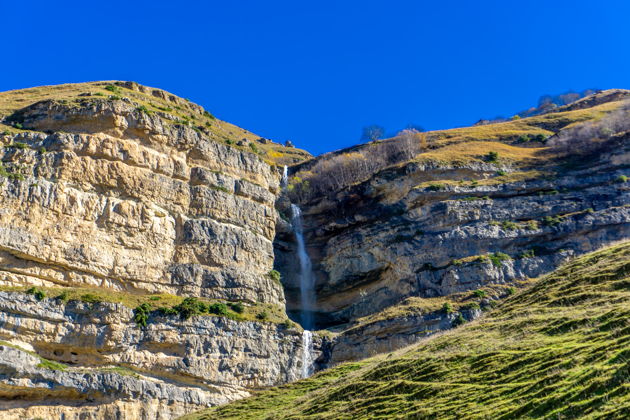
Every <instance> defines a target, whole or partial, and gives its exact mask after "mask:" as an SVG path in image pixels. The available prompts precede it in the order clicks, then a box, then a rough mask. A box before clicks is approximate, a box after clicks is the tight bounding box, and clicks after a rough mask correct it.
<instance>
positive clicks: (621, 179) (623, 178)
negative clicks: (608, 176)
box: [616, 175, 628, 184]
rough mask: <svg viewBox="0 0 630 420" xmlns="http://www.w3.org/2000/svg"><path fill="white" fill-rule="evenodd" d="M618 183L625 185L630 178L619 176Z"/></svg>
mask: <svg viewBox="0 0 630 420" xmlns="http://www.w3.org/2000/svg"><path fill="white" fill-rule="evenodd" d="M616 181H617V182H618V183H619V184H623V183H625V182H628V177H627V176H625V175H619V176H618V177H617V180H616Z"/></svg>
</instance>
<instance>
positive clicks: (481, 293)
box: [473, 289, 487, 299]
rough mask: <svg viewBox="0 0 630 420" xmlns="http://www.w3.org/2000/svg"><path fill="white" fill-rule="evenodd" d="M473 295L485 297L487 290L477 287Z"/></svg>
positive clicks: (480, 297)
mask: <svg viewBox="0 0 630 420" xmlns="http://www.w3.org/2000/svg"><path fill="white" fill-rule="evenodd" d="M473 295H475V297H478V298H479V299H483V298H485V297H486V295H487V293H486V291H485V290H481V289H477V290H475V291H474V292H473Z"/></svg>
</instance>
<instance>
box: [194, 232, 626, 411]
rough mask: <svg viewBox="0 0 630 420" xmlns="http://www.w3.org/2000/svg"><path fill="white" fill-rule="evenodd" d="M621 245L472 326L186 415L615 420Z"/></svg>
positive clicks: (622, 308)
mask: <svg viewBox="0 0 630 420" xmlns="http://www.w3.org/2000/svg"><path fill="white" fill-rule="evenodd" d="M629 412H630V242H628V243H624V244H621V245H617V246H613V247H610V248H607V249H604V250H600V251H598V252H594V253H591V254H588V255H586V256H583V257H581V258H578V259H575V260H574V261H572V262H571V263H569V264H567V265H565V266H564V267H562V268H561V269H559V270H557V271H555V272H554V273H552V274H550V275H547V276H545V277H543V278H542V279H540V280H539V281H538V282H536V283H534V285H533V286H531V287H530V288H527V289H525V290H523V291H521V292H519V293H517V294H515V295H513V296H512V297H510V298H508V299H506V300H505V301H503V303H502V304H501V305H499V306H498V307H496V308H495V309H494V310H493V311H492V312H490V313H488V314H486V316H484V317H483V318H481V319H479V320H477V321H474V322H472V323H470V324H467V325H463V326H461V327H459V328H457V329H455V330H452V331H450V332H448V333H444V334H442V335H439V336H435V337H433V338H432V339H429V340H427V341H425V342H424V343H422V344H419V345H416V346H414V347H411V348H407V349H404V350H402V351H399V352H396V353H393V354H387V355H382V356H379V357H376V358H373V359H368V360H365V361H363V362H359V363H351V364H344V365H341V366H338V367H336V368H333V369H330V370H327V371H324V372H321V373H319V374H317V375H315V376H313V377H311V378H309V379H307V380H302V381H300V382H297V383H294V384H290V385H286V386H282V387H278V388H273V389H270V390H266V391H262V392H260V393H258V394H257V395H255V396H254V397H252V398H249V399H245V400H242V401H239V402H236V403H233V404H230V405H227V406H224V407H220V408H216V409H210V410H207V411H205V412H200V413H196V414H192V415H189V416H187V417H186V419H187V420H192V419H197V420H201V419H208V420H209V419H367V418H370V419H374V418H381V419H393V418H400V419H408V418H431V419H436V418H439V419H466V418H471V419H472V418H475V419H476V418H479V419H514V418H546V419H571V418H585V419H622V418H627V415H628V413H629Z"/></svg>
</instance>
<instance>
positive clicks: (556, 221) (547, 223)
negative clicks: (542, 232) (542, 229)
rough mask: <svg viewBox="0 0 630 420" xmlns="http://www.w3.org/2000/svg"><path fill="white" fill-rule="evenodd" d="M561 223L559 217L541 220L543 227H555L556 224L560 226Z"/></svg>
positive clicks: (547, 217) (548, 217)
mask: <svg viewBox="0 0 630 420" xmlns="http://www.w3.org/2000/svg"><path fill="white" fill-rule="evenodd" d="M561 221H562V219H561V218H560V216H545V217H543V219H542V224H543V225H544V226H552V227H553V226H556V225H558V224H560V222H561Z"/></svg>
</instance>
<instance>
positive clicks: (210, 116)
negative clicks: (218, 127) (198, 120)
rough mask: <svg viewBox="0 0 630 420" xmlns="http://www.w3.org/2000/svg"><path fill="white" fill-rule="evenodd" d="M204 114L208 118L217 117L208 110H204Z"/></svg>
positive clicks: (213, 118)
mask: <svg viewBox="0 0 630 420" xmlns="http://www.w3.org/2000/svg"><path fill="white" fill-rule="evenodd" d="M203 115H205V116H206V117H207V118H210V119H211V120H215V119H216V118H215V116H214V115H212V114H211V113H209V112H208V111H203Z"/></svg>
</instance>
